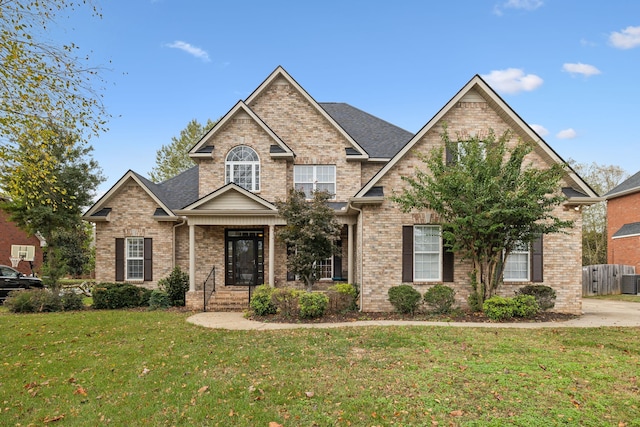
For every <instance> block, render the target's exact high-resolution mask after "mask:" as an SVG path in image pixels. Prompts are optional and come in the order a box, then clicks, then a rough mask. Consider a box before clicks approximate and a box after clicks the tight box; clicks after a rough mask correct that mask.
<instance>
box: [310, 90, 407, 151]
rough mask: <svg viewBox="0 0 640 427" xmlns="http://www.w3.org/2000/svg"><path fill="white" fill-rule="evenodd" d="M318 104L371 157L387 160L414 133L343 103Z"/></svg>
mask: <svg viewBox="0 0 640 427" xmlns="http://www.w3.org/2000/svg"><path fill="white" fill-rule="evenodd" d="M319 105H320V107H322V108H323V109H324V110H325V111H326V112H327V113H328V114H329V115H330V116H331V117H332V118H333V119H334V120H335V121H336V122H337V123H338V124H339V125H340V126H341V127H342V128H343V129H344V130H345V131H346V132H347V133H348V134H349V135H351V137H352V138H353V139H354V140H355V141H356V142H357V143H358V144H359V145H360V146H361V147H363V148H364V149H365V150H366V151H367V153H369V156H371V157H372V158H378V159H381V160H388V159H390V158H391V157H393V156H394V155H395V154H396V153H397V152H398V151H400V149H401V148H402V147H404V145H405V144H406V143H407V142H408V141H409V140H410V139H411V137H412V136H413V134H412V133H411V132H409V131H407V130H404V129H402V128H399V127H398V126H396V125H393V124H391V123H389V122H387V121H385V120H382V119H379V118H378V117H375V116H373V115H371V114H369V113H366V112H364V111H362V110H360V109H358V108H355V107H352V106H351V105H349V104H345V103H343V102H320V103H319Z"/></svg>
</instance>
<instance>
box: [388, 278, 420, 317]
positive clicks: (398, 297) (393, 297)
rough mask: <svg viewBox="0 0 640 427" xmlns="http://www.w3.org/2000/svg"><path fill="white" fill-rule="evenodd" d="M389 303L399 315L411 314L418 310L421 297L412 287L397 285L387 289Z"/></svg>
mask: <svg viewBox="0 0 640 427" xmlns="http://www.w3.org/2000/svg"><path fill="white" fill-rule="evenodd" d="M388 295H389V302H390V303H391V305H393V307H394V308H395V309H396V310H397V311H399V312H400V313H405V314H413V313H415V311H416V310H417V309H418V305H419V304H420V300H421V299H422V296H421V295H420V292H418V291H417V290H415V289H414V288H413V286H409V285H399V286H392V287H391V288H389V292H388Z"/></svg>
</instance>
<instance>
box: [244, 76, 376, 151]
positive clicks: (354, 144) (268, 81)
mask: <svg viewBox="0 0 640 427" xmlns="http://www.w3.org/2000/svg"><path fill="white" fill-rule="evenodd" d="M279 77H282V78H284V79H285V80H287V81H288V82H289V84H290V85H291V86H292V87H293V88H295V89H296V90H297V91H298V93H300V94H301V95H302V96H303V97H304V98H305V100H306V101H307V102H308V103H309V104H311V106H312V107H313V108H315V109H316V110H317V111H318V113H320V115H321V116H323V117H324V118H325V119H326V120H327V121H328V122H329V123H330V124H331V125H333V126H334V127H335V128H336V130H337V131H338V132H339V133H340V134H341V135H342V136H344V138H345V139H346V140H347V141H349V143H350V144H351V145H352V147H353V150H354V152H353V154H351V155H349V158H351V159H358V160H365V159H367V158H369V153H367V151H366V150H365V149H364V148H363V147H362V146H361V145H360V144H359V143H358V142H357V141H356V140H355V139H354V138H353V137H352V136H351V135H349V133H348V132H347V131H346V130H345V129H344V128H343V127H342V126H340V125H339V124H338V122H337V121H336V120H335V119H334V118H333V117H332V116H331V115H330V114H328V113H327V112H326V111H325V110H324V109H323V108H322V107H321V106H320V104H318V102H316V100H315V99H313V98H312V97H311V95H309V94H308V93H307V91H306V90H304V89H303V88H302V86H300V85H299V84H298V82H296V81H295V80H294V79H293V77H291V76H290V75H289V73H287V72H286V71H285V70H284V68H282V66H278V67H277V68H276V69H275V70H274V71H273V72H272V73H271V74H270V75H269V76H268V77H267V78H266V79H265V80H264V81H263V82H262V84H260V86H258V87H257V88H256V90H254V91H253V92H252V93H251V95H249V96H248V97H247V99H245V101H244V102H245V103H246V104H247V105H250V104H251V103H252V102H253V101H254V100H255V99H256V98H257V97H258V96H259V95H260V94H261V93H262V92H263V91H265V90H266V89H267V88H268V87H269V86H270V85H271V83H273V81H275V80H276V79H277V78H279Z"/></svg>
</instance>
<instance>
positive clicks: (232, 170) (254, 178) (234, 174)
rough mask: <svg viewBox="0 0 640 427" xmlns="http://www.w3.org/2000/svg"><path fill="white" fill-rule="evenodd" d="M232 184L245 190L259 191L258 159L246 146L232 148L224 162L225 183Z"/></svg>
mask: <svg viewBox="0 0 640 427" xmlns="http://www.w3.org/2000/svg"><path fill="white" fill-rule="evenodd" d="M230 182H233V183H235V184H237V185H239V186H240V187H242V188H244V189H245V190H249V191H260V158H258V154H257V153H256V152H255V151H254V150H253V149H252V148H250V147H247V146H246V145H239V146H237V147H234V148H232V149H231V151H229V154H227V159H226V161H225V183H226V184H228V183H230Z"/></svg>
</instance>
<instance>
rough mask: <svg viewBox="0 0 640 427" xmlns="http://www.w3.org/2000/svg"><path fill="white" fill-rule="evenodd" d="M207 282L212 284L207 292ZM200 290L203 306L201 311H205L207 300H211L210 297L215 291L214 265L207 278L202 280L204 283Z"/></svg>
mask: <svg viewBox="0 0 640 427" xmlns="http://www.w3.org/2000/svg"><path fill="white" fill-rule="evenodd" d="M209 281H211V282H212V285H213V286H211V290H210V291H208V292H207V283H209ZM202 290H203V291H204V292H203V294H204V305H203V306H202V311H207V304H209V299H211V295H213V293H214V292H215V291H216V266H215V265H214V266H213V268H212V269H211V271H210V272H209V275H208V276H207V278H206V279H205V280H204V283H203V285H202Z"/></svg>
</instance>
